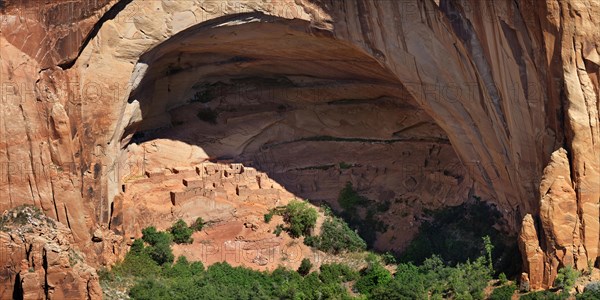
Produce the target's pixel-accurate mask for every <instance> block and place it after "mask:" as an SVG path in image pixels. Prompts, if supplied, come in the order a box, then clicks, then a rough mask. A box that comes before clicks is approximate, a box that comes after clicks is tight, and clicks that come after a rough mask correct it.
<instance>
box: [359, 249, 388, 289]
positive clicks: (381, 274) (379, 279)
mask: <svg viewBox="0 0 600 300" xmlns="http://www.w3.org/2000/svg"><path fill="white" fill-rule="evenodd" d="M367 264H368V265H367V268H366V269H364V270H363V271H362V272H361V274H360V275H361V276H360V278H359V279H358V280H357V281H356V284H355V285H354V287H355V288H356V290H357V291H358V292H360V293H361V294H366V295H368V294H370V293H371V291H373V289H375V288H377V287H378V286H384V285H386V284H387V283H389V282H390V281H391V280H392V274H391V273H390V271H388V270H387V269H386V268H384V267H383V266H382V265H381V263H379V262H378V261H377V260H376V259H375V258H374V257H370V258H368V262H367Z"/></svg>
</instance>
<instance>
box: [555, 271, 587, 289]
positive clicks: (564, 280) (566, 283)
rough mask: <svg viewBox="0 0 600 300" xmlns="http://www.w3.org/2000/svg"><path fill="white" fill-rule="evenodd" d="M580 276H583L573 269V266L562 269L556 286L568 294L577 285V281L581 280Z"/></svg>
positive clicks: (557, 276) (556, 280)
mask: <svg viewBox="0 0 600 300" xmlns="http://www.w3.org/2000/svg"><path fill="white" fill-rule="evenodd" d="M579 275H581V273H579V271H577V270H575V269H573V267H572V266H567V267H564V268H561V269H560V270H558V274H557V275H556V279H555V280H554V285H555V286H556V287H558V288H561V289H563V290H565V291H567V292H568V291H570V290H571V288H572V287H573V286H574V285H575V281H576V280H577V278H579Z"/></svg>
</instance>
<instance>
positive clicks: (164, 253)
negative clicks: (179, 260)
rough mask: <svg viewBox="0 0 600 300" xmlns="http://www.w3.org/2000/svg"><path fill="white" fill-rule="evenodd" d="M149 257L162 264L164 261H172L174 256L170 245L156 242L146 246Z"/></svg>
mask: <svg viewBox="0 0 600 300" xmlns="http://www.w3.org/2000/svg"><path fill="white" fill-rule="evenodd" d="M146 250H147V252H148V254H149V255H150V258H152V260H154V261H155V262H156V263H157V264H159V265H163V264H166V263H172V262H173V259H175V256H174V255H173V251H172V250H171V245H170V244H167V243H157V244H155V245H153V246H149V247H147V248H146Z"/></svg>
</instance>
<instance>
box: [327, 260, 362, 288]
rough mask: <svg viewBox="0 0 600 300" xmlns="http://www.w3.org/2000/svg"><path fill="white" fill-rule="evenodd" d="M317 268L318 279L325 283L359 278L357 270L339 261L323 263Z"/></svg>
mask: <svg viewBox="0 0 600 300" xmlns="http://www.w3.org/2000/svg"><path fill="white" fill-rule="evenodd" d="M319 270H320V272H319V279H320V280H321V281H322V282H323V283H325V284H329V283H339V282H349V281H352V280H356V279H358V278H359V274H358V272H356V271H354V270H352V269H350V267H348V266H347V265H344V264H340V263H332V264H323V265H321V267H320V268H319Z"/></svg>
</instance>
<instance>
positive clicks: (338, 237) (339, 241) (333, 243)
mask: <svg viewBox="0 0 600 300" xmlns="http://www.w3.org/2000/svg"><path fill="white" fill-rule="evenodd" d="M304 244H306V245H308V246H311V247H316V248H317V249H319V250H321V251H324V252H329V253H340V252H343V251H350V252H356V251H362V250H364V249H366V247H367V244H366V243H365V241H364V240H363V239H362V238H361V237H360V236H359V235H358V234H357V233H356V232H355V231H354V230H352V229H350V227H348V224H346V222H344V220H342V219H340V218H337V217H328V218H327V219H326V220H325V222H323V225H322V226H321V233H320V235H319V236H318V237H310V238H309V237H307V238H305V239H304Z"/></svg>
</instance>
